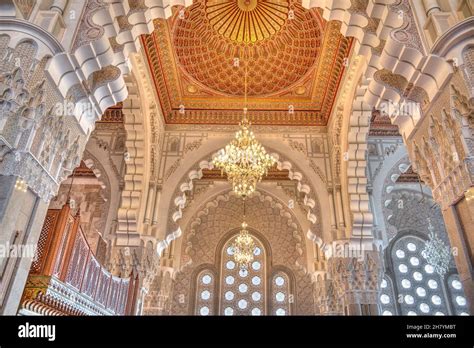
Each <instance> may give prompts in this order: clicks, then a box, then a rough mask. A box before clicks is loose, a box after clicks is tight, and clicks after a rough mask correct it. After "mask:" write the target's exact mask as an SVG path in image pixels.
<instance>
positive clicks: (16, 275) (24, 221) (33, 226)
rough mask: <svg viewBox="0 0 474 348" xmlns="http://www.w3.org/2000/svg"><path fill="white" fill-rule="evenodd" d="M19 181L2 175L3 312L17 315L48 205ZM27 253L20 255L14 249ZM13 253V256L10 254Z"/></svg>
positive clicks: (0, 298)
mask: <svg viewBox="0 0 474 348" xmlns="http://www.w3.org/2000/svg"><path fill="white" fill-rule="evenodd" d="M17 180H18V178H17V177H15V176H5V175H0V245H1V246H2V248H1V249H2V250H3V251H5V252H7V254H6V255H0V313H1V314H2V315H16V314H17V309H18V305H19V304H20V300H21V296H22V293H23V289H24V287H25V283H26V280H27V277H28V273H29V271H30V267H31V262H32V260H33V257H34V254H33V255H30V254H31V250H33V251H34V250H35V248H36V246H37V244H38V239H39V236H40V233H41V229H42V226H43V222H44V219H45V216H46V212H47V209H48V204H47V203H46V202H45V201H43V200H42V199H40V198H39V197H38V196H37V195H36V194H35V193H33V192H32V191H31V190H29V189H28V188H26V190H23V189H22V188H18V185H17ZM21 249H23V251H22V252H21V253H20V255H15V254H13V250H16V251H20V250H21ZM8 253H11V254H8Z"/></svg>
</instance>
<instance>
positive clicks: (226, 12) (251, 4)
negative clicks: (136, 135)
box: [206, 0, 289, 43]
mask: <svg viewBox="0 0 474 348" xmlns="http://www.w3.org/2000/svg"><path fill="white" fill-rule="evenodd" d="M288 12H289V3H288V1H285V0H237V1H236V0H208V1H207V3H206V14H207V18H208V20H209V24H210V25H211V27H212V28H213V29H215V30H216V31H217V33H219V35H222V36H224V37H226V38H228V39H230V40H232V41H237V42H246V43H250V42H252V43H254V42H257V41H262V40H265V39H268V38H269V37H271V36H272V35H274V34H276V33H277V32H278V31H280V29H281V27H282V26H283V25H284V24H285V22H286V20H287V19H288Z"/></svg>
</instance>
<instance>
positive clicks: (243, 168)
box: [212, 68, 276, 198]
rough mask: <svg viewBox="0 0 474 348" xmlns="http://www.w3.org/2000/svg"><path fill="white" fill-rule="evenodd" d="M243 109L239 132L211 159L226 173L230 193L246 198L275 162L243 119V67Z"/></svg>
mask: <svg viewBox="0 0 474 348" xmlns="http://www.w3.org/2000/svg"><path fill="white" fill-rule="evenodd" d="M244 85H245V107H244V113H243V118H242V121H241V122H240V123H239V127H240V129H239V130H238V131H237V133H235V138H234V139H233V140H232V141H231V142H230V143H229V144H228V145H226V147H225V148H223V149H221V150H219V152H218V154H217V156H216V157H215V158H214V159H213V160H212V162H213V164H214V166H215V167H217V168H219V169H220V170H221V175H223V174H224V172H225V173H226V174H227V179H228V180H229V181H230V182H231V183H232V189H233V191H234V192H235V193H236V194H237V195H239V196H241V197H244V198H245V197H246V196H248V195H250V194H252V193H253V192H254V191H255V188H256V186H257V183H258V182H260V181H261V180H262V177H263V176H264V175H267V173H268V169H269V168H271V167H272V166H273V165H274V164H275V163H276V160H275V158H274V157H273V156H271V155H269V154H268V153H267V151H266V150H265V148H264V147H263V146H262V144H260V143H259V142H258V141H257V139H255V135H254V134H253V132H252V131H251V130H250V125H251V124H250V122H249V121H248V120H247V107H246V106H247V68H245V84H244Z"/></svg>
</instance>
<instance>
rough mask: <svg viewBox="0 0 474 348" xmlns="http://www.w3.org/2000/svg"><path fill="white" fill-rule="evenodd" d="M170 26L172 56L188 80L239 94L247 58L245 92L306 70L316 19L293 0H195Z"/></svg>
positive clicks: (266, 88)
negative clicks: (181, 16)
mask: <svg viewBox="0 0 474 348" xmlns="http://www.w3.org/2000/svg"><path fill="white" fill-rule="evenodd" d="M173 31H174V32H173V43H174V47H175V54H176V57H177V60H178V62H179V63H180V67H181V68H182V69H183V71H184V73H185V74H186V75H188V77H189V79H190V80H194V81H196V82H197V83H198V84H200V85H201V86H202V87H203V88H204V87H205V88H209V89H210V90H211V91H213V92H218V93H223V94H225V95H234V96H239V95H243V94H244V78H243V77H244V64H245V62H248V94H249V95H250V96H252V95H258V96H264V95H271V94H275V93H279V92H282V91H284V90H286V89H287V88H289V87H291V86H293V85H294V84H296V83H298V81H300V80H302V79H303V78H304V77H305V76H306V75H307V74H309V73H311V70H312V68H313V66H314V65H315V63H316V62H317V59H318V55H319V50H320V46H321V33H322V24H321V19H320V17H319V15H318V14H317V12H315V11H308V10H305V9H304V8H302V6H301V5H300V4H299V1H297V0H197V1H195V3H194V4H193V5H192V6H191V8H190V9H189V10H188V11H186V14H185V16H184V18H178V19H176V21H175V22H174V28H173ZM236 58H240V64H236Z"/></svg>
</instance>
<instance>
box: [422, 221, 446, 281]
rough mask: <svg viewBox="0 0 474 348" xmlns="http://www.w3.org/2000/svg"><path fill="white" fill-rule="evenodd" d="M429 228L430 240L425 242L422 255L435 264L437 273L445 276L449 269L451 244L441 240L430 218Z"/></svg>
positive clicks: (431, 263)
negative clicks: (448, 244)
mask: <svg viewBox="0 0 474 348" xmlns="http://www.w3.org/2000/svg"><path fill="white" fill-rule="evenodd" d="M428 230H429V231H430V233H429V240H427V241H426V242H425V248H424V249H423V251H422V255H423V256H424V257H425V258H426V261H427V262H428V263H429V264H430V265H431V266H433V268H434V269H435V271H436V273H438V274H439V275H440V276H441V277H444V275H445V274H446V272H447V271H448V270H449V263H450V261H451V249H450V248H449V246H447V245H446V244H444V242H443V240H441V238H439V237H438V235H437V234H436V233H435V231H434V227H433V225H432V224H431V220H430V219H429V218H428Z"/></svg>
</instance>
